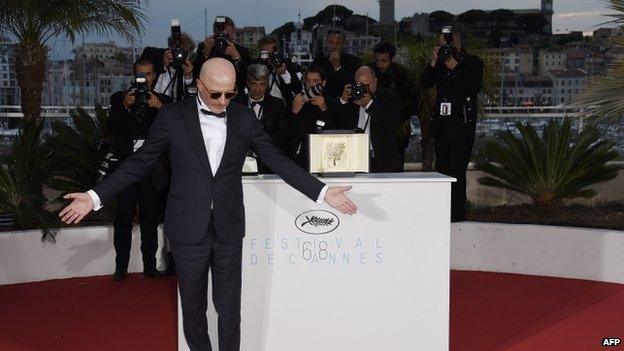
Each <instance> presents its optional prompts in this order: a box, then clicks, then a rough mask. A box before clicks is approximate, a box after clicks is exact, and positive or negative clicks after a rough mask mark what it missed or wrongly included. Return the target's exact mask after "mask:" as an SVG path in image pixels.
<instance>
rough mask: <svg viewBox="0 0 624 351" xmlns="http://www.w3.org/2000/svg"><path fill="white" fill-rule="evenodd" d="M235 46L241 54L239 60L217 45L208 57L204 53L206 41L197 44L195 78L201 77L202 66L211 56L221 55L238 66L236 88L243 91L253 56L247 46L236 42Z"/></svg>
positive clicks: (194, 67)
mask: <svg viewBox="0 0 624 351" xmlns="http://www.w3.org/2000/svg"><path fill="white" fill-rule="evenodd" d="M234 47H236V51H238V53H239V55H240V60H238V61H234V60H233V59H232V58H231V57H230V56H228V55H226V54H225V53H223V52H220V51H219V49H217V46H216V45H215V46H213V47H212V48H211V49H210V53H209V54H208V56H207V57H206V55H204V43H203V42H202V43H199V45H198V46H197V57H196V58H195V62H193V78H194V79H197V78H198V77H199V72H200V71H201V67H202V65H203V64H204V62H206V61H208V60H209V59H211V58H215V57H221V58H224V59H226V60H228V61H230V62H232V64H234V67H235V68H236V88H237V89H238V91H243V89H244V88H245V84H246V83H245V80H246V79H247V77H246V75H245V72H246V71H247V66H249V62H250V61H251V56H250V54H249V49H247V48H246V47H244V46H241V45H238V44H236V43H235V44H234Z"/></svg>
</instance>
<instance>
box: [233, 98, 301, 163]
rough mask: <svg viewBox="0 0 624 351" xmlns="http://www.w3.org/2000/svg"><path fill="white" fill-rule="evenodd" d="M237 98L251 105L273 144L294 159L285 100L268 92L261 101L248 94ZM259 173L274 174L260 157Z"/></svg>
mask: <svg viewBox="0 0 624 351" xmlns="http://www.w3.org/2000/svg"><path fill="white" fill-rule="evenodd" d="M235 100H236V101H237V102H238V103H240V104H242V105H245V106H249V108H251V109H252V110H253V111H254V115H255V116H256V118H258V119H259V120H260V123H261V124H262V126H263V127H264V131H265V132H266V133H267V134H268V135H269V136H270V137H271V140H272V141H273V144H275V146H277V147H278V148H279V149H280V150H281V151H282V153H284V155H286V157H288V158H290V159H292V158H293V155H292V141H291V140H290V137H289V135H290V126H289V124H288V117H289V115H288V110H287V109H286V106H285V105H284V102H283V101H282V100H281V99H278V98H276V97H274V96H271V95H269V94H266V95H265V96H264V98H263V99H262V101H259V102H252V101H251V100H250V99H249V96H248V95H247V94H239V95H238V96H237V97H236V99H235ZM256 104H257V106H256ZM254 151H255V150H254ZM258 173H260V174H272V173H273V171H272V170H271V169H270V168H269V167H267V166H266V165H265V164H264V163H263V162H262V160H261V159H260V160H258Z"/></svg>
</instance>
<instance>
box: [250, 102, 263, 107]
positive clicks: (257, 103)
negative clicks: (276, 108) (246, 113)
mask: <svg viewBox="0 0 624 351" xmlns="http://www.w3.org/2000/svg"><path fill="white" fill-rule="evenodd" d="M249 105H251V106H250V107H251V108H254V107H256V105H260V106H262V101H249Z"/></svg>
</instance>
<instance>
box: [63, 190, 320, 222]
mask: <svg viewBox="0 0 624 351" xmlns="http://www.w3.org/2000/svg"><path fill="white" fill-rule="evenodd" d="M327 192H329V190H328V191H327ZM326 197H327V196H326ZM63 198H64V199H67V200H69V199H73V201H72V202H71V204H69V205H68V206H67V207H65V208H64V209H63V210H62V211H61V212H60V213H59V217H61V220H62V221H63V222H65V223H67V224H72V223H73V224H78V223H80V221H81V220H82V219H83V218H84V216H86V215H87V214H88V213H89V212H91V210H93V200H91V196H89V194H87V193H72V194H67V195H65V196H63Z"/></svg>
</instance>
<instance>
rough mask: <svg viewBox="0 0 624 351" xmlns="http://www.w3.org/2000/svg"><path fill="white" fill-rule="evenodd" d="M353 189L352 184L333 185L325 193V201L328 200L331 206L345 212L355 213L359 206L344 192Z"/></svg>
mask: <svg viewBox="0 0 624 351" xmlns="http://www.w3.org/2000/svg"><path fill="white" fill-rule="evenodd" d="M349 190H351V186H332V187H329V189H327V192H326V193H325V198H324V200H325V202H327V203H328V204H329V205H330V206H331V207H333V208H335V209H337V210H339V211H340V212H342V213H344V214H349V215H352V214H355V213H357V206H356V205H355V204H354V203H353V202H351V200H349V198H348V197H347V195H345V194H344V193H345V192H347V191H349Z"/></svg>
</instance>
